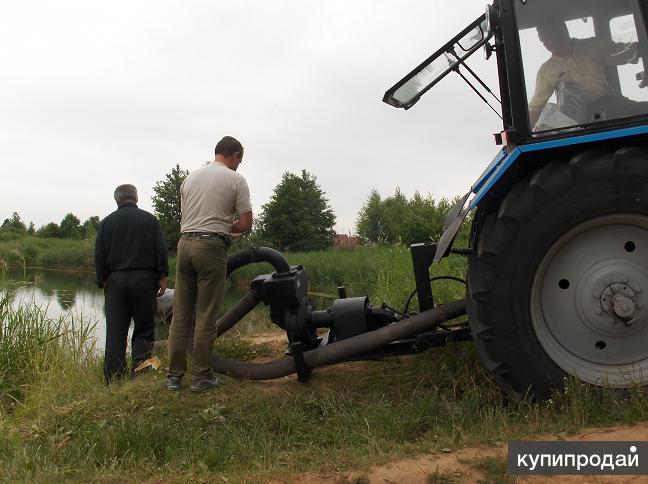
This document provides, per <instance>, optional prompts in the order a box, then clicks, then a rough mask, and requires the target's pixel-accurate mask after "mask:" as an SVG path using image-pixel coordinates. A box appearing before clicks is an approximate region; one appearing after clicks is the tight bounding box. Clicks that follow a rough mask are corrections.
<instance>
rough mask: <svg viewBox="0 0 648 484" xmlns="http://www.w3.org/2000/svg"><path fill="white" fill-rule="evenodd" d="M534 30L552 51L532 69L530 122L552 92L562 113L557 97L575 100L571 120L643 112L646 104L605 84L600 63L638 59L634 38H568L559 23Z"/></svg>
mask: <svg viewBox="0 0 648 484" xmlns="http://www.w3.org/2000/svg"><path fill="white" fill-rule="evenodd" d="M537 30H538V37H539V38H540V42H542V44H543V45H544V46H545V48H546V49H547V50H548V51H549V52H551V54H552V55H551V57H550V58H549V60H547V61H546V62H545V63H544V64H542V66H541V67H540V69H539V70H538V74H537V79H536V87H535V93H534V94H533V98H532V100H531V102H530V103H529V120H530V123H531V126H534V125H536V122H537V121H538V119H539V118H540V114H541V112H542V110H543V108H544V106H545V105H546V104H547V101H548V100H549V98H550V97H551V95H552V94H553V93H554V91H556V92H557V96H558V105H559V106H560V108H561V111H565V110H564V109H563V104H564V101H563V99H561V97H564V98H567V99H571V100H572V101H573V100H578V103H580V106H576V107H575V108H574V107H573V106H572V109H571V111H572V112H577V113H579V114H578V115H572V116H571V117H573V118H574V120H575V121H576V122H577V123H585V122H589V121H596V120H599V119H601V118H602V117H603V118H604V117H608V118H614V117H622V116H631V115H634V114H640V113H645V112H648V106H646V105H648V103H638V102H635V101H632V100H630V99H628V98H626V97H624V96H622V95H621V94H620V93H619V92H617V91H616V90H615V89H614V88H613V87H612V86H610V83H609V82H608V80H607V78H606V75H605V69H606V67H609V66H619V65H623V64H629V63H633V64H635V63H637V62H638V49H637V43H636V42H633V43H628V44H624V43H616V42H613V41H612V40H611V39H610V38H596V37H592V38H588V39H574V38H571V37H570V35H569V31H568V30H567V25H566V24H565V23H564V22H562V21H552V22H547V23H544V24H542V25H539V26H538V27H537ZM563 87H566V88H567V89H568V90H569V91H568V92H569V94H568V95H564V93H563V92H561V88H563ZM642 87H643V86H642ZM572 104H573V103H572ZM567 111H569V109H568V110H567ZM565 114H567V115H570V113H565ZM577 118H581V119H577ZM583 118H586V119H583Z"/></svg>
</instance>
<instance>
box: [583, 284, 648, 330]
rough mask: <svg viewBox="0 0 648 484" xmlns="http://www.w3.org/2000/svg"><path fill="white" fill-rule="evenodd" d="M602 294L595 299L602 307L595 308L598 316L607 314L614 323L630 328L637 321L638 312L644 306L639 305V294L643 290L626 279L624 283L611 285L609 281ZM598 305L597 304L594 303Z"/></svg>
mask: <svg viewBox="0 0 648 484" xmlns="http://www.w3.org/2000/svg"><path fill="white" fill-rule="evenodd" d="M605 282H606V283H607V285H606V287H605V289H603V291H601V293H600V294H598V295H597V294H596V293H595V294H594V299H595V300H596V301H597V302H598V304H599V306H600V307H595V309H594V312H595V313H596V314H603V313H605V314H607V315H608V316H610V318H611V320H612V322H613V323H615V324H616V323H618V322H621V323H623V324H625V325H626V326H630V325H631V324H632V323H633V322H634V319H635V314H636V312H637V310H639V309H641V308H642V307H643V306H642V305H641V303H638V301H637V300H638V293H639V292H640V291H641V288H640V287H638V286H635V287H636V289H635V288H633V285H632V283H631V282H629V281H628V279H627V278H626V279H625V280H623V281H620V282H615V283H612V284H610V283H609V281H605ZM594 304H596V302H595V303H594Z"/></svg>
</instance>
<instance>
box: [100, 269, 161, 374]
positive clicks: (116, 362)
mask: <svg viewBox="0 0 648 484" xmlns="http://www.w3.org/2000/svg"><path fill="white" fill-rule="evenodd" d="M157 291H158V282H157V274H156V273H155V272H153V271H115V272H111V273H110V275H109V276H108V279H107V280H106V282H105V286H104V296H105V301H106V306H105V311H106V351H105V358H104V376H105V378H106V382H108V383H109V382H110V381H111V380H113V379H114V378H115V377H121V376H124V375H125V374H126V341H127V339H128V328H129V326H130V322H131V319H132V320H133V321H134V323H135V324H134V328H133V337H132V340H131V350H132V363H131V367H132V368H133V369H134V368H136V367H137V365H139V364H140V363H141V362H143V361H144V360H146V359H148V358H149V357H150V356H151V347H152V346H153V339H154V331H155V322H154V321H153V316H154V314H155V308H156V300H155V297H156V294H157Z"/></svg>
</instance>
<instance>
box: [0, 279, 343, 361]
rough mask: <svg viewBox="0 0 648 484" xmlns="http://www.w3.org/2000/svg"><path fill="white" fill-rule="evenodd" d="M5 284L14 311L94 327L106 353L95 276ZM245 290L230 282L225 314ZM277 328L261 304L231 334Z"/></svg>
mask: <svg viewBox="0 0 648 484" xmlns="http://www.w3.org/2000/svg"><path fill="white" fill-rule="evenodd" d="M4 284H5V285H7V284H10V285H11V287H12V288H13V290H14V291H15V295H14V297H13V299H12V305H13V306H14V307H18V306H19V305H20V304H24V303H30V302H34V303H36V304H37V305H38V306H39V307H41V308H42V309H43V310H44V311H45V312H46V314H47V316H48V317H50V318H52V319H58V318H60V317H64V318H67V319H68V320H70V319H73V320H74V321H76V322H80V321H81V320H83V321H84V322H85V323H86V324H91V325H94V338H95V348H96V349H97V350H100V351H101V350H103V348H104V344H105V340H106V334H105V332H106V319H105V315H104V295H103V290H101V289H98V288H97V285H96V284H95V277H94V274H93V273H89V272H74V271H58V270H40V269H39V270H27V271H25V272H23V271H20V272H7V273H5V274H4ZM171 287H172V286H171ZM245 289H246V288H245V287H243V288H237V287H235V286H234V285H233V284H231V283H229V282H228V285H227V288H226V291H225V303H224V304H223V308H222V311H223V312H224V311H225V310H226V309H227V308H229V307H231V306H232V305H234V304H235V303H236V301H238V299H239V298H240V296H241V295H242V294H243V292H244V291H245ZM312 296H313V299H314V303H315V304H316V305H318V307H329V306H330V302H331V301H329V298H326V297H321V296H319V295H317V294H313V295H312ZM275 328H276V326H274V324H273V323H272V321H271V320H270V316H269V310H268V308H267V307H265V306H264V305H263V303H261V304H259V305H258V306H257V307H256V308H255V309H254V310H253V311H252V312H251V313H250V314H248V315H247V316H246V317H245V318H244V319H243V320H242V321H241V322H240V323H239V324H237V325H236V326H235V327H234V329H233V330H232V331H231V332H232V333H233V334H240V335H249V334H254V333H256V332H259V331H269V330H273V329H275ZM131 331H132V326H131ZM167 333H168V327H166V325H165V326H160V327H158V328H156V338H157V339H163V338H166V334H167Z"/></svg>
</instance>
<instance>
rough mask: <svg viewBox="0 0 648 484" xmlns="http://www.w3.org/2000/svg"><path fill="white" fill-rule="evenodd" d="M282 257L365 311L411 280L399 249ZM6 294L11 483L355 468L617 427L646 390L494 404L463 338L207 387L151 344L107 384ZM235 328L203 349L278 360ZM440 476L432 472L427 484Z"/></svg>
mask: <svg viewBox="0 0 648 484" xmlns="http://www.w3.org/2000/svg"><path fill="white" fill-rule="evenodd" d="M288 258H289V260H290V261H291V263H293V264H295V263H301V264H303V265H304V266H305V267H306V268H307V269H308V273H309V274H310V276H311V289H312V290H317V291H321V292H329V291H330V293H331V295H334V294H335V286H337V285H339V284H346V285H347V288H348V291H349V294H350V295H352V296H353V295H361V294H369V295H370V296H371V298H372V302H373V303H374V304H380V302H382V301H386V302H388V303H390V304H392V305H393V306H395V307H397V308H399V309H401V308H402V305H403V304H404V302H405V300H406V298H407V296H408V295H409V293H410V291H411V289H412V288H413V286H414V282H413V278H412V276H411V269H410V267H411V262H410V259H409V252H408V250H407V249H403V248H399V247H395V248H362V249H359V250H354V251H344V252H333V251H328V252H321V253H311V254H288ZM262 269H263V268H259V267H254V268H252V267H249V268H245V269H243V270H241V271H239V272H240V273H237V274H236V277H235V281H234V282H233V283H237V282H236V281H241V282H240V283H241V284H247V282H248V281H249V280H250V279H251V278H252V277H253V276H255V275H256V274H258V273H259V272H262V271H263V270H262ZM433 270H434V274H444V273H445V274H448V273H450V274H453V275H458V276H461V275H462V273H463V271H465V260H463V259H460V258H451V259H446V260H445V261H444V262H443V265H441V266H436V267H434V268H433ZM445 291H446V292H438V293H437V300H438V301H440V302H441V301H444V300H449V299H453V298H456V297H460V296H461V295H462V294H463V288H462V287H461V285H453V286H450V285H448V286H447V288H446V289H445ZM4 297H5V300H6V301H7V302H5V305H4V306H0V307H1V308H3V311H4V312H2V313H1V314H2V325H3V326H2V327H3V329H4V328H6V327H7V326H8V325H9V327H11V331H13V332H12V333H11V334H13V335H14V336H12V337H11V338H10V339H8V340H7V341H9V343H10V344H9V343H8V344H6V345H5V344H4V343H5V342H4V341H2V342H0V358H2V360H1V361H2V362H5V361H7V362H9V363H8V364H6V368H9V370H7V372H6V375H10V376H11V377H10V378H9V377H7V378H6V380H5V379H4V378H5V377H4V376H3V381H2V385H4V386H2V387H1V388H2V401H3V404H2V405H1V406H0V475H2V476H3V479H4V480H9V481H13V480H19V481H36V482H52V481H53V482H59V481H63V480H83V481H102V482H103V481H115V480H127V481H139V480H148V481H156V480H161V481H165V482H166V481H170V482H183V481H188V480H203V481H216V482H219V481H220V482H224V481H223V479H227V480H228V481H229V482H263V481H266V480H268V479H270V478H272V479H279V480H281V479H284V480H297V479H299V478H300V476H301V475H302V474H303V473H304V472H316V473H323V474H326V475H331V474H336V473H341V472H342V473H343V472H345V471H349V470H355V471H358V470H359V471H363V470H366V469H367V468H368V467H369V466H371V465H374V464H377V463H381V462H385V461H388V460H392V459H397V458H400V457H406V456H411V455H412V454H414V453H420V452H434V451H440V450H441V449H459V448H462V447H463V446H464V445H483V444H488V443H491V442H506V441H507V440H509V439H513V438H515V439H525V438H530V437H532V436H533V435H536V434H538V433H553V432H568V433H569V432H576V431H578V430H579V429H581V428H583V427H585V426H597V425H611V424H619V423H631V422H635V421H638V420H641V419H645V415H647V414H648V399H647V398H646V392H645V390H644V389H638V388H637V389H631V390H629V391H624V392H619V391H615V390H611V389H597V388H593V387H590V386H587V385H584V384H581V383H579V382H576V381H570V382H568V385H567V391H566V392H565V393H561V394H556V395H554V396H553V398H552V399H551V400H550V401H547V402H543V403H538V404H532V403H529V402H525V401H519V402H507V403H503V402H502V398H501V394H500V390H499V388H498V387H497V385H496V384H495V383H494V382H493V380H492V379H491V377H490V375H489V374H487V373H486V372H485V371H484V370H483V369H482V367H481V364H480V362H479V359H478V357H477V355H476V354H475V351H474V349H473V347H472V345H471V344H470V343H461V344H457V345H452V346H449V347H446V348H442V349H437V350H433V351H430V352H427V353H424V354H421V355H417V356H413V357H402V358H392V359H386V360H383V361H373V362H362V363H346V364H343V365H337V366H332V367H327V368H321V369H316V370H315V372H314V373H313V376H312V378H311V380H310V381H309V383H308V384H306V385H304V384H300V383H298V382H297V381H296V378H294V377H291V378H285V379H280V380H277V381H273V382H250V381H239V380H233V379H228V378H226V379H225V380H226V385H225V386H224V387H223V388H222V389H220V390H218V391H217V392H215V393H213V394H205V395H194V394H191V393H190V392H189V391H188V390H187V389H186V388H185V389H184V390H183V391H181V392H179V393H169V392H167V391H166V389H165V388H164V384H163V378H164V367H165V365H166V364H167V363H168V362H167V360H166V355H165V354H164V352H159V353H158V356H159V357H160V358H161V360H162V362H163V368H162V369H161V370H159V371H154V372H151V373H147V374H144V375H142V376H140V377H138V378H137V379H135V380H133V381H125V382H120V383H117V384H114V385H111V386H105V385H104V384H103V382H102V377H101V358H100V357H99V356H98V355H96V354H94V353H91V352H87V351H84V349H83V343H84V342H85V339H86V338H87V330H86V329H84V328H82V327H76V328H70V327H69V325H68V322H65V321H64V322H61V321H51V320H48V319H47V318H46V317H45V316H44V315H43V314H42V311H39V310H37V308H34V307H33V305H30V304H29V303H27V304H25V305H23V306H21V307H19V308H17V309H16V308H14V307H10V306H11V305H9V304H8V301H10V300H11V296H10V293H9V292H5V296H4ZM62 325H64V326H65V325H68V326H65V327H66V328H69V329H70V330H69V331H66V332H62V331H61V328H62ZM3 334H4V333H3ZM241 334H246V333H245V332H238V333H237V332H233V335H232V336H230V337H229V338H227V339H224V340H222V341H219V342H218V346H217V350H218V351H220V352H221V353H223V354H225V355H227V356H229V357H234V358H239V359H247V360H249V359H253V358H256V357H264V358H267V357H269V356H271V355H276V356H279V355H280V354H281V351H282V349H283V348H282V347H281V345H275V347H274V348H273V347H272V345H269V344H252V343H250V341H249V340H246V339H245V338H242V337H241V336H240V335H241ZM19 335H27V337H22V336H19ZM29 335H32V336H29ZM23 340H24V341H27V343H26V344H24V345H23V346H21V344H22V341H23ZM18 343H20V344H18ZM2 365H3V366H2V368H5V364H4V363H2ZM5 381H6V382H7V383H5ZM500 464H501V463H500V462H490V461H489V462H481V461H480V462H475V463H474V465H475V466H479V467H478V468H479V469H480V470H481V471H482V472H483V473H484V474H485V475H486V476H487V478H488V479H489V480H490V481H492V482H501V481H498V480H499V479H504V477H502V473H501V465H500ZM452 478H453V476H446V475H441V474H438V475H435V474H431V475H430V476H429V479H430V481H429V482H451V481H449V480H447V479H452Z"/></svg>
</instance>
